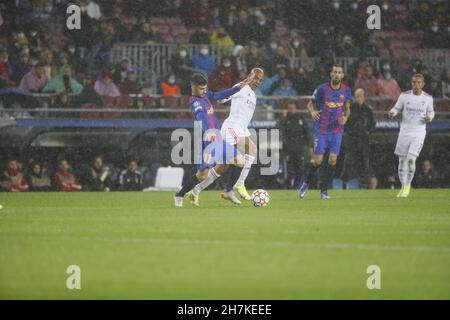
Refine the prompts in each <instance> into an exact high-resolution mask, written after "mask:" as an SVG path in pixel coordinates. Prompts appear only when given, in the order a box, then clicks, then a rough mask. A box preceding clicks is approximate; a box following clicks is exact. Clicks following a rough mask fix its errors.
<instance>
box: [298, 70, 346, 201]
mask: <svg viewBox="0 0 450 320" xmlns="http://www.w3.org/2000/svg"><path fill="white" fill-rule="evenodd" d="M330 78H331V81H330V82H326V83H323V84H321V85H320V86H318V87H317V88H316V90H315V91H314V93H313V95H312V97H311V100H310V101H309V102H308V106H307V108H308V110H309V113H310V114H311V117H312V118H313V119H314V121H315V124H314V155H313V160H314V162H313V163H312V164H311V165H310V168H309V172H308V175H307V177H306V179H305V181H304V182H303V183H302V184H301V186H300V189H299V190H298V195H299V197H300V198H301V199H303V198H304V197H305V195H306V192H307V191H308V186H309V183H310V182H311V180H312V178H313V177H314V174H315V173H316V171H317V169H318V168H319V167H321V171H322V178H321V182H320V198H321V199H323V200H327V199H330V196H329V195H328V186H329V184H330V183H331V182H332V179H333V176H334V169H335V167H336V161H337V157H338V155H339V151H340V149H341V143H342V135H343V133H344V124H345V123H346V122H347V119H348V117H349V116H350V98H351V96H352V94H351V90H350V88H349V87H347V86H346V85H345V84H343V83H342V79H343V78H344V69H343V68H342V66H340V65H338V64H334V65H333V68H332V70H331V73H330ZM314 105H316V106H317V107H318V108H319V110H318V111H317V110H315V109H314ZM344 107H345V110H344ZM327 150H328V151H329V156H328V166H326V165H322V162H323V156H324V154H325V152H326V151H327Z"/></svg>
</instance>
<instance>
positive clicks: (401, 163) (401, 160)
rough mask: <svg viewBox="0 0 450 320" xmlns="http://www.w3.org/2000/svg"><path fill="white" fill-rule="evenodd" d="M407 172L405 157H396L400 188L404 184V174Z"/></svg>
mask: <svg viewBox="0 0 450 320" xmlns="http://www.w3.org/2000/svg"><path fill="white" fill-rule="evenodd" d="M407 172H408V164H407V162H406V157H403V156H401V157H398V178H399V180H400V183H401V184H402V188H404V187H405V186H406V174H407Z"/></svg>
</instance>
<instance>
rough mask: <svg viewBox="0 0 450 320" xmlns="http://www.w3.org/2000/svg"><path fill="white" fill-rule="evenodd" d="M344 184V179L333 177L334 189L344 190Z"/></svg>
mask: <svg viewBox="0 0 450 320" xmlns="http://www.w3.org/2000/svg"><path fill="white" fill-rule="evenodd" d="M342 185H343V183H342V179H339V178H334V179H333V184H332V187H333V189H334V190H342Z"/></svg>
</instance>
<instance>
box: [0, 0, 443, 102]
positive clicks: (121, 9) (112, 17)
mask: <svg viewBox="0 0 450 320" xmlns="http://www.w3.org/2000/svg"><path fill="white" fill-rule="evenodd" d="M374 2H375V3H377V4H378V5H380V8H381V11H382V17H383V18H382V22H383V26H382V28H383V29H382V31H383V32H386V31H390V30H395V32H402V30H409V31H410V30H415V31H417V32H419V33H417V35H413V38H414V39H413V41H412V43H411V45H412V48H411V49H412V50H416V49H419V48H420V47H422V48H444V49H448V48H449V47H450V26H449V23H448V21H450V18H449V12H450V10H449V7H450V6H449V5H448V1H446V0H430V1H418V0H412V1H402V0H379V1H374ZM69 3H75V4H77V5H79V6H80V7H81V21H82V29H81V30H68V29H67V28H66V23H65V19H66V17H67V14H66V8H67V5H68V4H69ZM153 17H159V18H161V17H168V18H172V19H178V20H177V21H179V23H180V26H181V28H184V29H182V30H192V33H188V34H187V35H188V36H189V35H190V37H188V38H186V34H183V36H184V37H181V38H180V37H175V38H174V37H173V36H171V35H170V34H167V30H163V29H164V28H163V27H161V24H157V23H156V22H154V21H155V20H154V19H153ZM366 19H367V13H366V6H365V5H363V2H361V1H353V0H330V1H317V0H309V1H296V0H240V1H219V0H184V1H182V0H178V1H172V0H171V1H169V0H167V1H157V3H152V5H148V3H147V2H146V1H143V0H132V1H122V0H113V1H109V0H108V1H106V0H97V1H91V0H75V1H72V2H70V1H68V0H18V1H8V2H6V3H5V2H2V3H1V4H0V90H1V91H0V93H1V94H2V95H3V98H4V99H3V100H4V102H3V103H4V104H6V106H7V107H8V106H10V105H11V104H12V103H13V102H18V103H20V104H22V105H24V106H25V107H30V106H36V105H37V101H36V100H35V99H33V98H31V97H29V96H26V95H23V94H24V93H37V92H42V93H58V94H59V97H58V99H53V100H52V102H53V103H60V104H62V105H63V106H67V105H70V106H79V105H80V104H82V103H87V102H89V103H93V104H95V105H97V104H99V103H101V102H102V101H101V100H100V98H101V97H112V98H117V97H119V96H120V95H126V94H130V93H139V92H142V90H143V89H145V88H142V85H147V84H140V83H137V81H136V68H139V66H137V65H131V62H130V60H129V59H128V58H126V57H124V58H123V60H122V61H121V62H120V63H119V64H118V65H114V64H112V63H111V60H110V58H111V57H110V54H111V49H112V47H113V46H114V44H116V43H118V42H138V43H147V44H155V43H167V42H172V43H178V44H179V48H178V50H177V53H176V55H174V56H173V57H172V58H171V61H170V66H171V70H170V72H169V74H166V75H161V79H160V82H159V88H158V92H157V93H161V94H163V95H164V96H174V95H179V94H189V93H190V92H189V85H188V79H189V75H190V74H191V73H192V71H193V70H202V71H204V72H205V73H207V74H208V75H209V76H210V86H211V88H212V89H213V90H220V89H223V88H226V87H229V86H230V85H232V84H233V83H235V82H236V81H238V80H239V79H242V78H243V77H244V76H245V74H246V73H247V72H248V71H249V70H250V69H251V68H253V67H255V66H262V67H263V68H264V69H265V70H266V74H267V77H266V79H265V81H264V83H263V85H262V86H261V88H260V90H259V92H258V94H259V95H274V96H297V95H310V94H311V93H312V91H313V88H314V87H315V86H316V85H317V84H318V83H320V82H322V81H324V80H326V79H327V77H328V72H327V63H329V62H330V61H332V59H333V57H335V56H338V57H344V56H348V57H359V58H360V59H359V60H358V61H357V62H356V64H355V65H354V66H353V67H351V68H350V70H349V72H348V73H347V76H346V82H347V83H348V84H349V85H350V86H351V87H352V88H353V89H356V88H359V87H361V88H363V89H365V91H366V94H367V96H369V97H370V96H388V97H394V98H395V97H397V96H398V94H399V92H400V91H402V90H406V89H408V86H409V78H410V75H411V74H412V73H415V72H422V73H423V74H425V77H426V83H427V84H426V88H425V91H427V92H428V93H430V94H431V95H433V96H434V97H444V96H445V97H448V96H450V93H449V91H448V90H449V81H450V70H440V71H439V73H438V74H433V73H431V72H430V70H429V66H427V65H424V64H423V63H422V62H421V61H420V60H412V61H411V63H410V65H409V67H408V68H406V69H405V68H400V64H402V63H404V61H403V60H407V59H401V58H399V57H397V58H395V57H394V51H395V50H394V45H395V43H392V42H393V41H391V42H390V40H389V39H388V38H380V39H377V40H374V39H373V38H371V35H372V34H373V33H374V32H373V31H372V30H369V29H367V28H365V25H366ZM356 25H361V27H355V26H356ZM165 26H166V27H167V25H165ZM160 29H161V30H160ZM169 29H170V28H169ZM163 31H164V32H163ZM180 39H181V40H180ZM420 39H422V40H420ZM183 41H184V42H185V43H183ZM188 43H190V44H197V45H199V46H200V48H199V50H196V51H195V52H194V53H193V55H192V56H191V55H190V54H189V55H188V52H187V51H188V50H187V49H186V47H185V46H184V45H183V44H188ZM211 44H213V45H226V46H230V50H229V55H227V56H224V57H223V58H222V61H220V64H219V65H215V62H214V59H213V57H212V54H211V50H210V49H209V45H211ZM376 56H378V57H380V58H381V64H380V66H379V69H377V68H375V66H372V65H370V64H369V60H368V59H367V57H376ZM310 57H320V58H321V63H317V64H315V66H314V67H310V66H308V67H298V68H291V65H292V64H291V63H290V62H291V59H293V58H301V59H308V58H310ZM406 58H407V57H406ZM144 92H148V91H144Z"/></svg>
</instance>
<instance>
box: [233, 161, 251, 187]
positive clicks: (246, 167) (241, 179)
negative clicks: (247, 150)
mask: <svg viewBox="0 0 450 320" xmlns="http://www.w3.org/2000/svg"><path fill="white" fill-rule="evenodd" d="M244 159H245V163H244V168H242V171H241V175H240V176H239V179H238V181H237V182H236V184H235V185H234V186H235V187H240V186H243V185H244V183H245V179H247V176H248V173H249V172H250V169H251V167H252V164H253V162H254V161H255V157H253V156H251V155H248V154H246V155H244Z"/></svg>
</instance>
